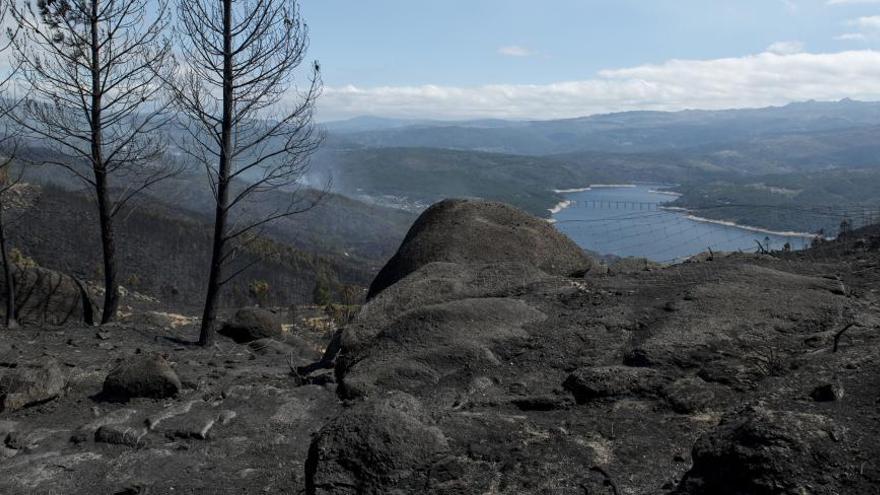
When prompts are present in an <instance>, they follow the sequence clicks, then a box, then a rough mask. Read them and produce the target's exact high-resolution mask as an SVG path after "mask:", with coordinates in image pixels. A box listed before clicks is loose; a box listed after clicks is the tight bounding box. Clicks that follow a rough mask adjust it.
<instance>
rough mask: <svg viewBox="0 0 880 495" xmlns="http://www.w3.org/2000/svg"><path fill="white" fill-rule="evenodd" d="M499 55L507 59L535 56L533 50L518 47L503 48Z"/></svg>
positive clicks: (500, 49) (499, 50)
mask: <svg viewBox="0 0 880 495" xmlns="http://www.w3.org/2000/svg"><path fill="white" fill-rule="evenodd" d="M498 53H500V54H501V55H505V56H507V57H531V56H532V55H534V54H535V52H533V51H532V50H529V49H528V48H523V47H521V46H517V45H509V46H502V47H501V48H499V49H498Z"/></svg>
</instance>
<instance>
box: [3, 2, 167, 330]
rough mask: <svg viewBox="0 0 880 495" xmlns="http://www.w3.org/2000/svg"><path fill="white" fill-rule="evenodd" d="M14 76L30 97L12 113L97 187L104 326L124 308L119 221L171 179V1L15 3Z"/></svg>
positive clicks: (56, 159)
mask: <svg viewBox="0 0 880 495" xmlns="http://www.w3.org/2000/svg"><path fill="white" fill-rule="evenodd" d="M10 12H11V14H12V18H13V20H14V21H15V23H16V24H17V26H18V29H19V32H18V35H17V36H14V37H12V47H13V51H14V53H15V55H16V61H17V63H18V64H19V65H20V71H19V74H20V75H19V77H17V78H16V80H17V82H19V83H20V84H21V85H22V86H23V87H24V89H25V90H26V91H28V92H29V98H28V99H27V100H26V101H25V102H24V103H23V104H21V105H19V109H18V110H17V111H15V112H13V113H12V115H13V116H14V119H15V121H16V123H17V124H18V125H20V126H21V127H22V128H23V129H25V130H26V132H27V134H28V136H27V138H28V139H31V140H39V143H40V144H41V145H42V146H45V147H47V148H49V150H50V151H51V153H52V158H51V159H49V160H46V161H44V162H43V163H46V164H52V165H56V166H59V167H62V168H64V169H66V170H68V171H69V172H71V173H73V174H74V175H75V176H76V177H78V178H79V179H81V180H82V181H83V182H84V183H86V184H87V185H88V187H89V188H90V189H91V190H92V191H93V193H94V198H95V203H96V205H97V209H98V219H99V228H100V235H101V247H102V251H103V252H102V255H103V277H104V289H105V292H104V304H103V312H102V316H101V322H102V323H108V322H110V321H112V320H113V319H114V318H115V317H116V313H117V310H118V307H119V280H118V269H119V266H118V262H117V253H116V237H115V232H114V218H115V217H116V215H117V214H119V213H120V211H122V210H123V208H124V207H125V206H126V205H127V204H128V203H129V202H130V201H131V200H132V199H133V198H135V197H136V196H137V195H138V193H140V192H142V191H143V190H145V189H147V188H148V187H150V186H152V185H153V184H155V183H156V182H158V181H160V180H163V179H165V178H168V177H169V176H171V175H173V174H174V173H175V172H176V170H174V169H173V168H172V167H170V166H168V165H166V164H164V163H163V162H162V160H161V159H162V157H163V155H164V153H165V148H166V146H165V138H164V126H165V125H166V124H167V122H168V121H169V119H170V118H169V116H168V113H167V112H166V110H167V107H168V101H167V100H166V99H164V98H163V95H164V88H165V85H164V82H165V81H166V80H167V79H168V74H170V72H171V71H172V70H173V63H172V61H173V59H172V56H171V42H170V39H168V38H167V37H166V36H165V35H164V32H165V29H166V27H167V26H168V24H169V18H168V10H167V3H166V2H165V0H159V1H158V2H156V3H153V2H149V1H148V0H38V1H37V3H36V4H31V3H25V4H12V6H11V7H10Z"/></svg>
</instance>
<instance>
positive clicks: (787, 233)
mask: <svg viewBox="0 0 880 495" xmlns="http://www.w3.org/2000/svg"><path fill="white" fill-rule="evenodd" d="M661 209H662V210H666V211H674V212H681V213H684V214H686V215H685V218H687V219H688V220H693V221H694V222H702V223H712V224H715V225H723V226H725V227H733V228H737V229H742V230H748V231H750V232H759V233H761V234H768V235H775V236H778V237H796V238H801V239H813V238H815V237H816V234H810V233H808V232H795V231H791V230H789V231H779V230H770V229H765V228H763V227H755V226H753V225H742V224H739V223H736V222H731V221H729V220H715V219H713V218H706V217H700V216H697V215H694V214H693V213H692V212H691V211H690V210H688V209H687V208H680V207H677V206H664V207H661Z"/></svg>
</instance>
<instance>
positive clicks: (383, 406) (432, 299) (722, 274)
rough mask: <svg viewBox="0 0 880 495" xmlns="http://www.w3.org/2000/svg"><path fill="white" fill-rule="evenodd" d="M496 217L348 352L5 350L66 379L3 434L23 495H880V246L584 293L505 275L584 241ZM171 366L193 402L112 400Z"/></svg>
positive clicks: (370, 322) (158, 331)
mask: <svg viewBox="0 0 880 495" xmlns="http://www.w3.org/2000/svg"><path fill="white" fill-rule="evenodd" d="M487 208H488V209H491V210H492V214H490V215H483V214H482V213H481V212H483V211H484V210H485V209H487ZM498 208H501V207H500V206H499V205H497V204H492V205H487V204H485V203H481V202H477V201H471V202H464V203H461V202H451V203H445V204H441V205H439V206H435V207H434V208H433V209H432V210H433V211H431V210H429V212H430V218H434V219H436V220H435V221H430V222H422V224H421V225H420V232H422V233H424V232H429V233H431V237H426V238H427V239H431V238H433V239H440V240H441V241H442V240H443V239H448V238H454V237H452V236H449V237H444V236H442V235H438V232H431V230H432V229H434V228H438V229H439V228H442V229H465V230H466V229H471V228H477V229H478V230H480V231H493V232H503V235H505V236H508V238H506V239H505V240H504V242H497V241H493V239H490V238H487V237H479V236H466V235H465V236H461V237H462V238H469V239H471V241H470V243H469V244H468V245H460V246H453V245H449V244H447V245H444V246H443V252H444V253H445V254H444V257H443V259H442V260H431V259H425V260H424V263H422V264H421V265H420V266H415V265H416V264H417V263H413V262H412V261H411V260H402V259H400V256H404V255H405V254H401V253H406V252H407V248H406V245H404V246H403V248H402V249H401V251H400V252H399V257H398V259H397V260H396V262H397V263H398V264H400V266H405V267H406V272H407V273H400V274H395V273H386V275H387V276H388V280H397V282H396V283H394V284H393V285H390V286H388V287H385V288H383V289H381V291H377V294H376V295H375V296H374V297H373V298H372V299H371V300H370V301H369V302H368V303H367V304H366V305H365V306H364V307H363V308H362V310H361V312H360V313H359V315H358V316H357V317H356V319H355V321H354V322H352V323H351V324H350V325H348V326H346V327H345V328H343V329H342V330H341V331H340V332H339V333H338V334H337V335H335V337H334V338H333V339H332V340H331V339H329V338H328V337H327V336H325V335H322V334H320V333H308V332H304V331H303V330H298V329H297V328H294V329H293V331H292V333H293V335H292V336H291V335H290V334H288V335H283V336H279V337H278V340H286V341H287V342H286V343H284V344H279V343H278V342H277V340H260V341H258V344H236V343H235V342H234V341H233V340H231V339H225V338H221V340H220V344H219V345H218V346H217V347H214V348H210V349H201V348H198V347H195V346H192V345H190V344H188V342H191V341H193V340H194V339H195V336H196V335H195V327H193V326H186V325H184V326H179V327H172V326H171V325H168V324H163V323H162V321H161V319H139V320H137V322H136V323H135V322H132V323H123V324H118V325H114V326H112V327H110V328H106V329H105V328H100V329H99V328H85V327H81V326H80V327H77V326H68V327H64V328H62V329H49V328H43V329H40V328H28V329H25V330H19V331H9V332H2V333H0V372H2V371H3V370H4V369H5V370H7V371H8V370H14V369H17V368H18V369H22V370H23V369H25V366H26V365H27V363H39V362H42V361H44V360H45V359H47V358H50V359H55V360H56V361H57V363H58V366H60V369H61V370H62V372H63V374H64V377H65V384H64V386H63V389H62V390H60V392H58V393H57V394H55V395H57V397H53V398H48V399H46V400H45V401H38V402H37V403H35V404H32V405H29V406H28V407H24V408H22V409H17V410H13V411H9V410H7V411H5V412H2V413H0V439H2V445H0V458H2V460H0V493H10V494H17V493H65V494H67V493H70V494H79V493H81V494H92V493H162V494H165V493H199V494H201V493H294V494H296V493H307V494H408V493H414V494H422V493H428V494H531V493H535V494H547V495H568V494H572V495H574V494H579V495H583V494H602V495H606V494H607V495H612V494H618V495H619V494H631V495H635V494H646V495H647V494H678V495H697V494H701V495H710V494H712V495H714V494H718V495H746V494H750V495H751V494H757V495H760V494H828V495H830V494H876V493H878V490H880V461H878V459H880V440H878V438H880V359H878V356H880V331H878V323H880V308H878V293H877V290H878V289H880V251H878V245H880V242H878V238H877V233H876V232H870V231H863V232H860V233H859V232H857V233H855V234H853V237H851V238H850V239H847V240H844V241H841V242H839V243H837V244H835V245H832V244H828V245H825V246H823V247H822V248H821V249H817V250H815V251H811V252H807V253H794V254H784V255H782V254H780V255H775V256H774V255H752V254H732V255H723V254H715V255H703V256H699V257H697V258H696V259H695V260H693V261H692V262H689V263H685V264H681V265H676V266H672V267H666V268H658V267H655V266H653V265H650V264H645V263H626V264H622V265H620V266H619V267H617V269H613V270H610V271H606V270H604V269H603V268H602V267H601V266H597V265H596V266H586V268H587V269H588V271H587V272H586V274H584V273H583V272H582V270H578V272H579V273H572V274H569V275H568V276H566V275H564V274H559V273H558V272H557V273H555V274H550V273H548V271H545V270H542V269H541V268H539V267H540V266H551V265H552V263H550V260H542V259H541V256H542V255H543V253H542V252H535V253H532V256H531V257H530V258H529V260H524V261H523V262H517V261H511V259H510V256H509V253H507V252H499V251H503V250H506V249H508V248H509V246H511V245H513V244H515V243H516V242H518V241H517V239H520V240H521V241H522V242H524V243H526V245H533V246H548V245H549V246H553V249H550V250H548V252H555V250H556V249H564V248H565V246H566V245H567V244H568V243H567V242H565V240H564V239H559V240H558V242H557V240H555V239H553V238H548V237H547V236H548V235H549V236H552V233H551V234H548V233H547V232H546V231H544V230H540V229H535V228H532V227H531V226H532V225H533V224H532V223H531V222H530V221H528V219H520V218H518V216H517V215H519V214H517V213H515V212H508V213H506V214H504V215H498V212H497V210H498ZM461 211H466V212H467V215H461ZM485 222H500V224H499V225H496V226H493V227H492V228H491V229H487V228H486V226H485V225H483V224H484V223H485ZM474 224H479V225H477V226H476V227H475V226H474ZM440 234H442V232H441V233H440ZM419 235H420V234H418V233H411V236H408V238H407V241H406V242H416V243H417V244H415V245H416V246H418V249H417V251H418V252H419V253H420V255H422V256H423V257H424V254H425V253H430V246H426V245H425V244H426V243H425V242H424V239H426V238H423V239H422V241H419V239H418V238H419ZM498 235H502V234H498ZM535 235H540V236H542V239H540V242H538V241H537V240H535V239H529V237H530V236H535ZM441 241H435V242H441ZM413 249H414V248H412V247H410V248H409V250H410V251H413ZM456 249H459V250H461V251H462V252H461V253H456V252H455V250H456ZM467 250H479V256H468V255H467V253H466V251H467ZM548 256H549V254H548ZM569 256H570V258H569V259H579V255H578V253H570V254H569ZM426 258H427V257H426ZM493 259H495V260H498V261H497V262H493V261H492V260H493ZM449 260H453V261H452V262H450V261H449ZM389 270H390V269H389ZM99 332H100V333H99ZM325 347H327V352H326V353H325V355H324V357H323V358H322V359H323V360H322V361H321V363H320V364H319V365H315V366H310V367H307V366H306V365H307V364H308V363H309V362H313V361H316V360H317V358H318V357H319V355H320V353H319V352H318V350H321V349H323V348H325ZM155 354H161V355H162V356H164V361H166V362H167V364H168V366H169V367H170V368H171V369H173V370H174V372H175V373H176V375H177V376H178V377H179V379H180V390H179V392H178V393H177V395H176V396H174V397H169V398H165V399H148V398H136V399H132V400H130V401H128V402H116V401H113V400H111V399H110V398H108V397H106V394H105V393H104V381H105V379H106V377H107V376H108V374H111V373H112V372H113V371H114V370H115V369H116V368H118V366H119V363H120V361H123V362H135V361H137V360H138V359H140V357H141V356H153V355H155ZM157 359H158V358H157ZM298 366H300V367H303V368H301V369H300V371H299V373H291V368H296V367H298ZM322 366H325V367H326V366H332V367H333V370H330V369H327V368H324V367H322ZM49 375H51V373H50V374H49ZM0 387H2V380H0ZM49 388H51V387H49ZM31 392H33V395H34V397H35V398H39V393H40V392H45V390H42V389H41V390H31ZM49 392H51V390H49ZM48 395H53V394H51V393H49V394H48ZM114 400H118V399H114ZM209 424H210V427H208V428H207V429H206V425H209ZM108 442H109V443H108Z"/></svg>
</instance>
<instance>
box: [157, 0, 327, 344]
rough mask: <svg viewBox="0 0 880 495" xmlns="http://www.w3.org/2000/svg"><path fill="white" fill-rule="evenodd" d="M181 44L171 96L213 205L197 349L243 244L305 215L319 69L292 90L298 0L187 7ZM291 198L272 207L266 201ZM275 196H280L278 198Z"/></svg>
mask: <svg viewBox="0 0 880 495" xmlns="http://www.w3.org/2000/svg"><path fill="white" fill-rule="evenodd" d="M178 14H179V21H180V23H179V24H180V32H179V38H180V39H179V45H180V49H181V53H182V55H183V57H184V58H185V59H186V60H187V63H188V64H187V67H186V69H185V70H182V71H181V73H179V74H178V75H177V77H176V78H175V83H174V84H173V87H174V95H175V101H176V103H177V107H178V109H179V110H180V112H181V119H180V123H181V126H182V127H183V128H184V129H185V131H186V132H185V136H186V141H187V142H186V144H184V145H182V146H180V148H181V149H183V150H184V152H185V153H188V154H189V155H190V156H191V157H192V158H194V159H195V160H196V161H198V162H199V163H201V164H202V165H203V166H204V168H205V170H206V172H207V178H208V183H209V185H210V187H211V191H212V193H213V197H214V200H215V211H214V233H213V247H212V253H211V264H210V272H209V275H208V282H207V289H206V294H205V305H204V309H203V315H202V325H201V332H200V336H199V343H200V344H202V345H207V344H210V343H211V342H212V341H213V339H214V335H215V324H216V319H217V304H218V300H219V295H220V292H221V290H222V288H223V286H224V285H225V284H226V283H228V282H229V281H230V280H232V279H233V278H235V277H236V276H237V275H238V274H240V273H241V272H243V271H244V270H246V269H247V268H248V266H243V267H241V266H235V267H231V265H232V264H233V262H234V260H235V256H236V253H237V252H238V250H239V249H240V248H241V247H242V244H244V243H247V242H249V241H250V240H253V239H255V238H256V236H257V235H258V234H259V231H260V230H261V229H262V227H263V226H265V225H267V224H268V223H270V222H272V221H275V220H278V219H281V218H284V217H288V216H291V215H295V214H297V213H301V212H303V211H305V210H308V209H309V208H311V207H312V206H314V204H315V203H316V201H317V200H318V199H319V198H320V195H318V196H312V197H311V198H307V197H305V195H303V194H301V189H300V185H299V183H300V179H301V178H302V176H303V175H304V174H305V173H306V171H307V169H308V164H309V157H310V156H311V155H312V153H313V152H314V151H315V150H316V149H317V147H318V145H319V144H320V141H321V135H320V132H318V131H317V130H316V128H315V126H314V124H313V111H314V106H315V102H316V100H317V98H318V95H319V94H320V91H321V82H320V72H319V67H318V64H317V63H314V65H313V66H312V68H311V69H312V70H311V73H310V74H309V76H308V83H307V84H306V85H304V86H303V87H302V88H298V87H297V86H296V84H295V75H296V73H297V71H298V69H300V68H301V66H302V65H303V62H304V60H305V55H306V51H307V48H308V28H307V26H306V25H305V24H304V23H303V21H302V18H301V17H300V12H299V8H298V5H297V2H295V1H292V0H220V1H216V0H181V1H180V2H179V3H178ZM270 193H271V194H275V195H281V196H283V197H284V200H283V201H281V202H280V204H279V203H275V205H274V206H272V207H270V208H269V209H268V210H267V209H266V206H265V203H263V204H259V202H260V200H261V199H262V198H265V197H266V195H267V194H270ZM276 197H277V196H276Z"/></svg>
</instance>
